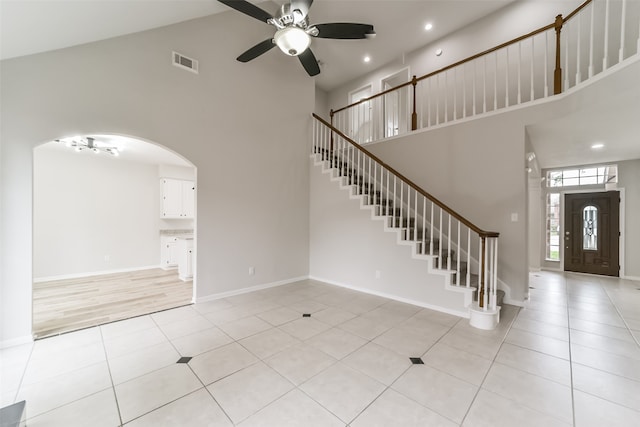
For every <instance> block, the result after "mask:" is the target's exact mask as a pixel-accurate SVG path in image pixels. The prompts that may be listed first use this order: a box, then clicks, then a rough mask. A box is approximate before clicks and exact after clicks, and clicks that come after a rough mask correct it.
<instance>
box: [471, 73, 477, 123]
mask: <svg viewBox="0 0 640 427" xmlns="http://www.w3.org/2000/svg"><path fill="white" fill-rule="evenodd" d="M476 64H477V62H476V61H475V60H474V61H473V84H472V85H471V90H472V91H473V94H472V97H471V99H472V102H473V108H472V109H471V111H472V112H473V115H474V116H475V115H476V76H477V75H478V68H477V67H476Z"/></svg>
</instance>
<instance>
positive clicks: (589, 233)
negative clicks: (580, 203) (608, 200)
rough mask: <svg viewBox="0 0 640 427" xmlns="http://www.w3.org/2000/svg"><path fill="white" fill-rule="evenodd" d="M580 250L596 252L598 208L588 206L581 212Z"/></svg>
mask: <svg viewBox="0 0 640 427" xmlns="http://www.w3.org/2000/svg"><path fill="white" fill-rule="evenodd" d="M582 224H583V225H582V230H583V232H582V249H584V250H588V251H596V250H598V208H597V207H595V206H593V205H589V206H586V207H585V208H584V209H583V210H582Z"/></svg>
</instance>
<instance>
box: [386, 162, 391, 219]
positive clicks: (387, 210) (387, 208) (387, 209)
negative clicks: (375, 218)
mask: <svg viewBox="0 0 640 427" xmlns="http://www.w3.org/2000/svg"><path fill="white" fill-rule="evenodd" d="M389 200H391V199H389V169H387V205H386V207H385V210H386V213H387V215H389V204H390V202H389Z"/></svg>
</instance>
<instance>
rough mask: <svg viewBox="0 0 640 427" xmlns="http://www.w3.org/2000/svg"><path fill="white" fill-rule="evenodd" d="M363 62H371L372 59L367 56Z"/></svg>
mask: <svg viewBox="0 0 640 427" xmlns="http://www.w3.org/2000/svg"><path fill="white" fill-rule="evenodd" d="M363 61H364V62H371V57H370V56H365V57H364V59H363Z"/></svg>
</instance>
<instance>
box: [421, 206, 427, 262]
mask: <svg viewBox="0 0 640 427" xmlns="http://www.w3.org/2000/svg"><path fill="white" fill-rule="evenodd" d="M426 246H427V198H426V197H424V196H422V254H423V255H424V254H425V253H426V252H427V248H426Z"/></svg>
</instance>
